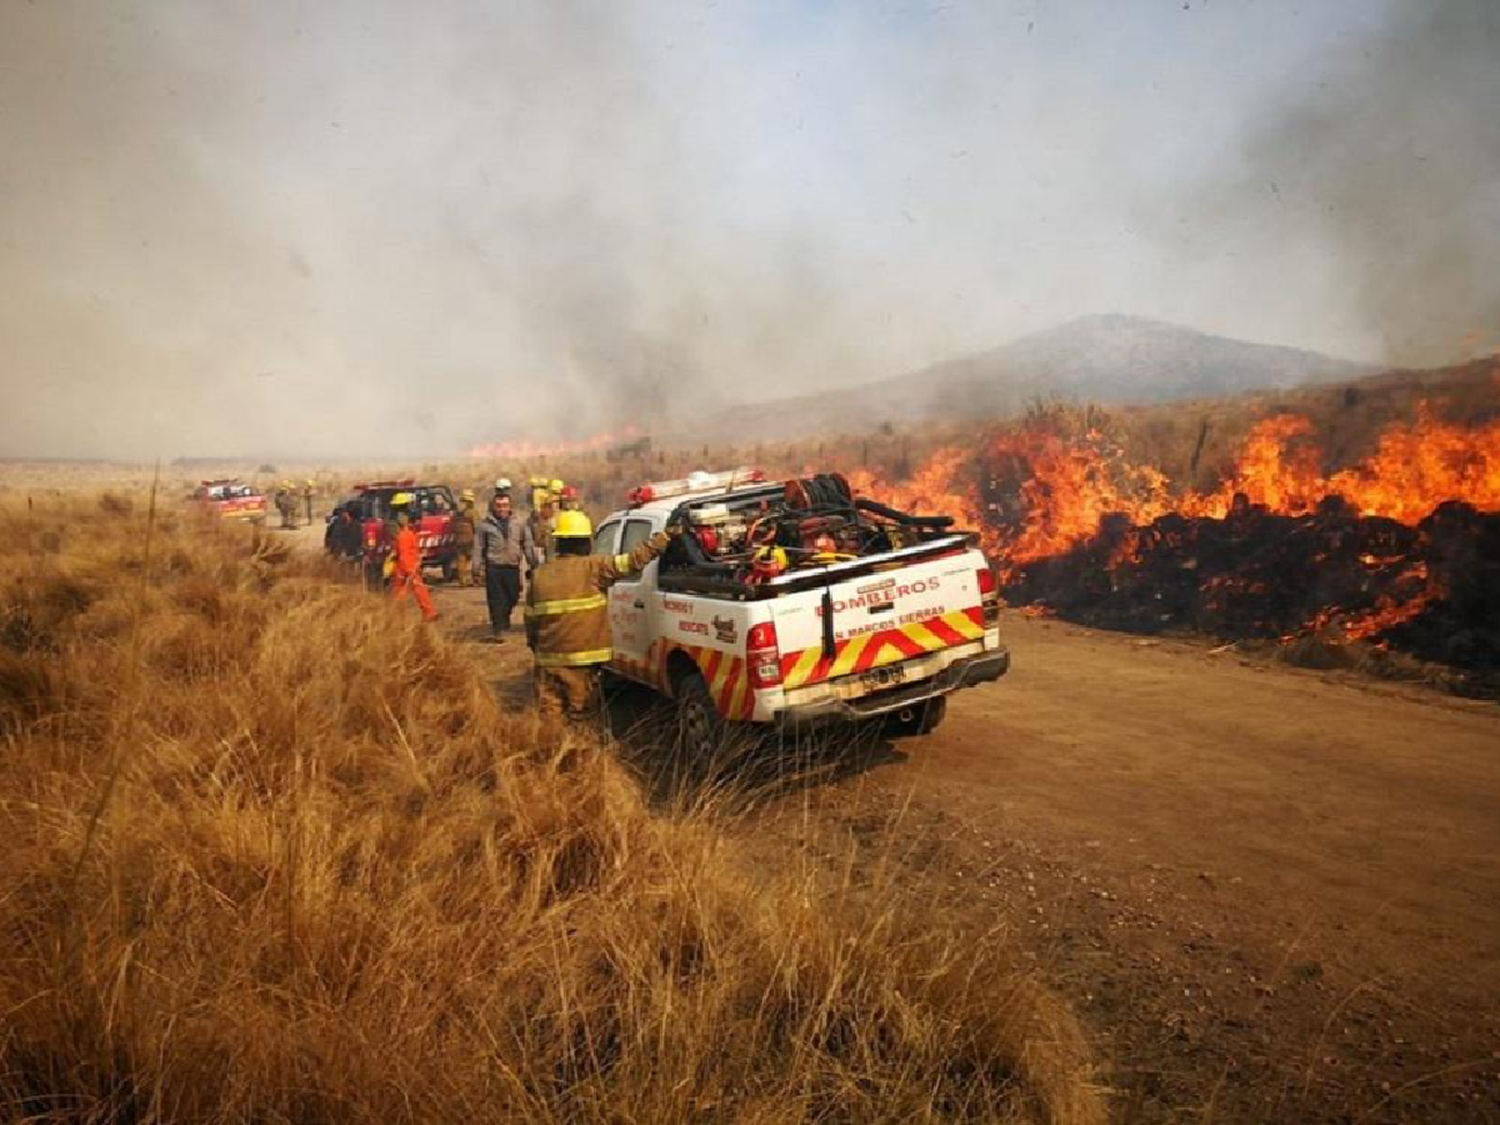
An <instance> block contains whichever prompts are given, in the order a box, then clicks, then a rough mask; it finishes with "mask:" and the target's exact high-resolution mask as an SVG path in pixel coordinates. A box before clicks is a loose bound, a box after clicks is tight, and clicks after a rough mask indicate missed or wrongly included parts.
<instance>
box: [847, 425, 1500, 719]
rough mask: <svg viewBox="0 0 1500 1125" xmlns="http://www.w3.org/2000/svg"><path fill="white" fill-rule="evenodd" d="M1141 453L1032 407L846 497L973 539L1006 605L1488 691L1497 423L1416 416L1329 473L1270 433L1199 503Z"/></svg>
mask: <svg viewBox="0 0 1500 1125" xmlns="http://www.w3.org/2000/svg"><path fill="white" fill-rule="evenodd" d="M1133 436H1134V435H1132V433H1131V431H1130V430H1129V427H1127V426H1125V425H1123V424H1121V423H1119V421H1118V420H1117V419H1115V418H1112V417H1110V416H1109V415H1106V414H1104V413H1102V412H1099V411H1097V410H1092V409H1088V408H1072V407H1065V406H1056V405H1049V406H1041V407H1039V408H1037V409H1036V410H1034V411H1033V412H1032V413H1031V414H1030V415H1029V416H1028V417H1027V418H1026V419H1024V420H1022V421H1021V422H1020V423H1017V424H1015V425H1011V426H1006V427H1002V428H1000V429H998V430H996V431H994V432H993V433H991V434H990V435H988V436H987V437H986V438H985V439H983V441H982V442H981V445H980V450H979V453H978V456H977V457H976V456H974V455H973V453H972V452H967V451H964V450H961V449H948V450H942V451H939V453H937V454H936V455H934V456H933V457H932V458H931V459H930V460H929V461H928V462H927V463H926V464H925V465H924V466H922V467H921V468H920V469H919V470H918V471H917V472H916V473H915V474H913V476H912V477H911V479H910V480H907V481H903V482H894V483H893V482H889V481H885V480H882V479H880V478H879V477H877V476H875V475H874V474H871V473H864V474H859V475H858V476H856V478H855V484H856V486H857V487H858V488H859V489H860V490H861V491H865V492H869V493H872V494H874V495H876V496H878V497H881V498H885V499H888V500H889V501H891V502H895V503H897V504H903V505H905V506H909V507H912V508H914V509H917V510H938V511H950V512H953V513H955V514H957V515H959V516H960V517H961V518H963V519H965V520H966V521H968V522H969V523H970V525H971V526H975V527H978V528H980V529H981V532H982V535H983V539H984V543H985V546H986V549H987V551H988V552H989V554H990V555H991V557H992V558H994V559H995V561H996V565H997V567H998V569H999V573H1000V577H1001V581H1002V583H1003V586H1004V589H1005V593H1006V597H1007V598H1008V599H1009V600H1010V601H1012V602H1014V603H1018V604H1023V605H1028V606H1041V607H1046V608H1047V609H1049V610H1052V611H1055V612H1057V613H1058V614H1060V615H1061V616H1063V617H1066V618H1069V619H1071V620H1076V621H1082V622H1085V623H1087V624H1093V625H1102V626H1106V627H1112V628H1122V629H1130V630H1134V631H1144V632H1161V631H1164V630H1173V629H1176V630H1184V631H1192V632H1199V633H1207V634H1209V635H1212V636H1217V637H1222V638H1229V639H1237V638H1281V639H1283V640H1284V641H1286V642H1287V643H1288V644H1289V645H1293V647H1295V648H1296V649H1297V651H1299V652H1307V651H1310V650H1311V649H1312V648H1316V647H1318V646H1332V645H1347V644H1351V643H1356V642H1358V643H1363V644H1367V645H1375V646H1378V647H1379V648H1381V649H1395V650H1398V651H1400V652H1404V653H1408V654H1410V655H1412V656H1414V657H1417V658H1419V659H1421V660H1425V661H1435V662H1438V663H1441V664H1443V665H1448V666H1451V667H1454V668H1457V669H1459V670H1460V672H1461V674H1460V675H1458V676H1457V677H1447V678H1446V680H1445V682H1448V683H1449V684H1450V686H1458V687H1459V688H1460V690H1466V691H1474V692H1477V693H1479V694H1485V695H1489V694H1495V693H1496V692H1497V687H1496V683H1497V680H1500V596H1497V594H1496V592H1495V591H1497V590H1500V417H1495V416H1493V415H1492V416H1490V417H1488V418H1481V419H1479V420H1477V421H1475V422H1473V423H1472V424H1461V423H1458V422H1454V421H1450V420H1445V419H1444V418H1442V417H1441V416H1440V415H1439V414H1438V412H1437V411H1436V410H1435V409H1433V408H1431V407H1429V406H1428V405H1426V404H1422V403H1419V404H1417V405H1416V407H1415V408H1414V410H1413V413H1412V416H1411V417H1410V418H1408V419H1406V420H1398V421H1395V422H1392V423H1391V424H1390V425H1388V426H1387V427H1386V428H1385V429H1384V430H1383V431H1382V432H1381V433H1380V434H1379V435H1378V436H1377V437H1376V438H1375V439H1374V440H1373V441H1372V443H1371V446H1372V448H1371V451H1370V452H1369V453H1368V454H1367V455H1365V456H1363V457H1361V458H1359V459H1358V460H1356V461H1354V462H1353V463H1350V464H1347V465H1344V466H1342V467H1337V466H1334V467H1330V466H1329V465H1328V461H1329V457H1328V455H1327V453H1326V451H1325V449H1324V448H1323V447H1322V446H1321V445H1320V444H1319V442H1318V441H1317V433H1316V431H1315V428H1314V426H1313V425H1312V423H1311V422H1310V421H1309V420H1308V419H1307V418H1305V417H1303V416H1301V415H1296V414H1285V413H1278V414H1272V415H1270V416H1268V417H1265V418H1262V419H1260V420H1259V421H1258V422H1256V423H1255V424H1253V425H1252V426H1250V428H1249V430H1248V432H1247V435H1246V438H1245V441H1244V444H1243V446H1242V448H1241V449H1240V451H1239V454H1238V456H1237V457H1236V458H1235V459H1234V461H1233V463H1232V465H1231V466H1230V467H1229V468H1228V469H1227V470H1226V471H1225V473H1224V474H1223V477H1222V479H1220V480H1219V481H1218V482H1217V483H1215V484H1213V485H1210V486H1207V487H1204V488H1201V489H1199V488H1192V487H1182V486H1178V485H1176V484H1175V483H1174V482H1173V481H1172V480H1171V479H1170V478H1169V477H1168V476H1167V475H1166V473H1165V472H1164V471H1163V470H1162V469H1161V468H1160V466H1159V464H1158V463H1156V462H1153V461H1152V460H1150V459H1147V458H1145V457H1143V456H1142V455H1141V454H1140V452H1139V451H1138V450H1136V451H1134V452H1132V444H1131V442H1132V437H1133ZM1293 642H1296V644H1295V645H1294V644H1293ZM1366 663H1369V662H1368V661H1367V662H1366ZM1375 663H1378V661H1376V662H1375ZM1387 663H1389V662H1387Z"/></svg>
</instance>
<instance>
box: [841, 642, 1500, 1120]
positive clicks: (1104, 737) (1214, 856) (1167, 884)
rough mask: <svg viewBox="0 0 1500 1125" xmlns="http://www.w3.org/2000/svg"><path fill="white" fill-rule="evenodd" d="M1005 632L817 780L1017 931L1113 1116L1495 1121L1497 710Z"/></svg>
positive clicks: (1178, 647)
mask: <svg viewBox="0 0 1500 1125" xmlns="http://www.w3.org/2000/svg"><path fill="white" fill-rule="evenodd" d="M1006 635H1007V638H1008V640H1009V643H1010V644H1011V647H1012V650H1013V652H1014V654H1015V666H1014V670H1013V672H1012V674H1011V675H1010V676H1008V677H1007V678H1006V680H1005V681H1003V682H1002V683H1001V684H999V685H997V686H995V687H994V688H992V689H988V690H983V691H976V692H970V693H968V695H966V696H964V697H961V698H959V699H956V700H955V701H954V706H953V707H952V708H951V710H950V715H949V719H948V722H947V723H946V724H945V726H944V727H943V728H942V729H941V730H940V731H939V732H937V734H935V735H934V736H933V737H932V738H929V739H927V740H925V741H923V742H921V743H917V744H906V746H905V749H907V750H908V752H909V758H908V760H906V761H905V762H903V763H901V764H900V765H899V766H898V767H893V768H881V769H878V770H875V771H873V773H872V776H871V777H870V778H869V779H866V780H865V781H864V782H863V784H862V785H861V784H860V783H858V782H854V781H845V782H841V783H839V785H836V786H834V787H833V789H835V790H851V789H853V788H856V787H858V788H860V789H861V790H862V793H863V794H864V797H863V798H862V799H866V800H870V799H875V798H878V797H880V796H884V797H885V798H886V800H887V801H888V802H894V801H896V800H905V799H907V798H910V799H911V805H912V808H913V810H914V813H913V821H914V822H915V823H914V826H915V825H920V823H921V822H922V820H923V818H924V817H930V818H932V821H933V823H934V824H937V825H942V826H945V830H944V834H945V839H946V840H947V843H948V847H949V850H950V851H951V855H950V856H948V859H949V860H950V861H951V862H949V863H948V864H947V867H948V869H950V870H963V871H967V872H970V873H971V875H970V876H966V877H964V878H958V877H956V876H953V877H950V881H951V883H952V884H953V885H954V888H953V889H954V895H953V897H954V901H955V903H957V902H960V901H961V900H962V899H963V898H964V897H965V894H964V885H965V884H967V885H968V897H970V898H972V897H973V895H974V893H975V892H976V891H978V893H979V898H980V899H981V902H982V903H983V905H981V906H978V907H970V909H977V910H979V911H981V912H983V911H985V910H990V909H993V910H995V911H997V912H999V913H1001V914H1004V915H1006V916H1008V917H1009V918H1011V919H1012V921H1013V922H1014V921H1015V920H1016V919H1020V921H1019V928H1020V929H1022V930H1023V932H1025V933H1026V935H1027V941H1028V944H1029V947H1030V948H1031V949H1032V951H1033V952H1034V953H1036V954H1037V955H1038V956H1039V957H1041V958H1043V959H1045V961H1046V962H1047V963H1048V964H1049V965H1050V967H1051V968H1052V970H1053V972H1054V974H1055V975H1057V976H1058V977H1060V978H1061V979H1063V980H1064V981H1066V982H1067V984H1068V987H1069V988H1070V990H1071V991H1072V992H1073V993H1074V995H1075V999H1076V1000H1077V1001H1078V1003H1079V1004H1080V1007H1081V1008H1082V1010H1083V1011H1084V1013H1085V1015H1086V1016H1088V1017H1089V1018H1090V1020H1091V1021H1092V1022H1093V1024H1094V1026H1095V1027H1096V1028H1097V1029H1098V1030H1099V1031H1100V1032H1101V1033H1102V1034H1103V1035H1104V1036H1105V1038H1106V1050H1107V1051H1108V1053H1109V1054H1110V1055H1111V1056H1112V1058H1113V1059H1114V1060H1115V1067H1116V1069H1115V1072H1114V1073H1113V1074H1112V1075H1111V1076H1110V1081H1111V1084H1112V1085H1114V1086H1115V1087H1116V1088H1118V1089H1120V1090H1121V1091H1122V1096H1121V1104H1122V1106H1126V1107H1134V1108H1135V1109H1136V1110H1137V1111H1138V1116H1139V1117H1140V1118H1142V1119H1148V1120H1159V1119H1163V1118H1167V1119H1172V1118H1180V1119H1183V1120H1200V1119H1201V1116H1200V1115H1201V1112H1202V1110H1203V1109H1204V1108H1205V1107H1209V1106H1211V1105H1213V1104H1214V1103H1215V1102H1216V1104H1217V1107H1218V1112H1217V1114H1216V1115H1215V1119H1218V1120H1232V1121H1239V1120H1308V1119H1326V1120H1344V1119H1348V1120H1361V1119H1365V1118H1364V1115H1368V1119H1371V1120H1392V1121H1409V1120H1459V1119H1463V1120H1480V1121H1485V1120H1500V710H1497V709H1496V708H1495V707H1494V706H1493V705H1486V704H1473V703H1466V702H1462V701H1458V700H1454V699H1451V698H1448V697H1444V696H1441V695H1438V694H1436V693H1433V692H1431V691H1428V690H1422V689H1396V688H1392V687H1390V686H1388V685H1384V684H1377V683H1372V682H1369V681H1362V680H1359V679H1357V678H1353V677H1342V678H1339V677H1332V676H1326V675H1319V674H1314V673H1308V672H1303V671H1298V670H1293V669H1290V668H1286V667H1282V666H1278V665H1272V664H1268V663H1264V662H1259V661H1250V660H1242V659H1240V658H1237V657H1235V656H1234V655H1232V654H1229V653H1223V654H1219V655H1210V650H1209V649H1208V647H1207V646H1203V645H1192V644H1176V643H1169V642H1164V643H1152V642H1142V641H1141V640H1139V639H1136V638H1131V637H1127V636H1121V635H1116V634H1102V633H1093V632H1090V631H1088V630H1083V629H1079V628H1075V627H1071V626H1067V625H1062V624H1058V623H1054V622H1035V621H1029V620H1026V619H1024V618H1021V617H1019V616H1016V617H1014V618H1012V619H1010V620H1008V621H1007V628H1006ZM823 804H824V806H825V810H826V811H825V815H838V813H837V805H838V800H837V798H836V796H835V795H833V794H829V795H827V796H825V797H824V799H823ZM986 842H988V843H986ZM959 865H961V866H959ZM937 866H938V865H935V864H932V863H928V864H926V865H925V867H926V870H924V871H923V872H922V877H923V878H937V877H939V873H938V871H937V870H936V867H937Z"/></svg>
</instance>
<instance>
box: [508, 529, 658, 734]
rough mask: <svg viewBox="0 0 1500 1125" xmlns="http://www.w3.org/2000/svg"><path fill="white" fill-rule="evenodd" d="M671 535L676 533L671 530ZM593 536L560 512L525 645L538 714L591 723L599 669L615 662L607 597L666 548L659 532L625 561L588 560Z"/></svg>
mask: <svg viewBox="0 0 1500 1125" xmlns="http://www.w3.org/2000/svg"><path fill="white" fill-rule="evenodd" d="M670 530H671V534H672V535H675V534H677V533H678V528H677V527H675V526H674V527H673V528H672V529H670ZM593 534H594V529H593V527H592V525H591V524H590V523H589V518H588V516H586V515H584V514H583V513H582V512H579V511H566V512H559V513H558V514H557V528H556V532H555V536H554V539H553V550H552V554H551V556H550V558H549V559H548V561H547V562H545V563H543V564H542V565H541V566H540V567H538V568H537V571H536V573H535V574H534V575H532V579H531V584H530V585H529V586H527V588H526V643H527V644H528V645H529V646H530V647H531V651H532V656H533V659H534V661H535V675H534V685H535V690H536V697H537V708H538V709H539V710H540V711H541V712H542V713H543V714H547V715H566V716H568V717H570V718H589V717H591V716H593V715H594V714H595V713H597V711H598V708H599V669H600V668H601V667H602V666H603V665H605V664H606V663H608V662H609V660H610V659H611V658H612V657H613V656H614V648H613V642H612V639H611V636H610V628H609V599H608V597H606V595H605V591H607V590H608V589H609V588H610V587H611V586H613V585H614V584H615V583H616V582H618V581H619V580H620V579H622V578H628V577H630V576H632V575H635V574H639V573H640V572H641V570H642V569H644V567H645V566H646V564H647V563H649V562H650V561H651V560H652V559H654V558H656V556H657V555H659V554H661V553H662V551H664V550H666V547H667V544H668V543H669V542H671V537H670V535H669V534H668V533H667V532H660V531H659V532H657V533H656V534H655V535H653V536H652V537H651V538H650V539H647V540H646V541H645V542H643V543H640V544H638V545H637V546H636V548H635V549H634V550H633V551H631V552H630V553H629V554H623V555H591V554H589V548H590V547H591V546H592V543H593Z"/></svg>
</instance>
